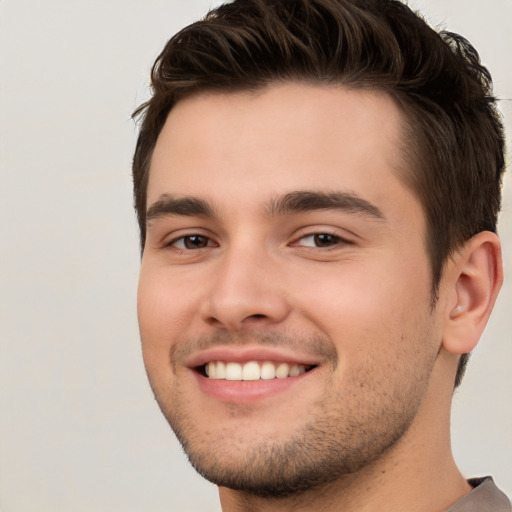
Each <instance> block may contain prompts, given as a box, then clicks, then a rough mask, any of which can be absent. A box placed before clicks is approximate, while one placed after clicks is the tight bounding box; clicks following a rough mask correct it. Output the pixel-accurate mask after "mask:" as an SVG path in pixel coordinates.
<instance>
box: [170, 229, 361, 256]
mask: <svg viewBox="0 0 512 512" xmlns="http://www.w3.org/2000/svg"><path fill="white" fill-rule="evenodd" d="M320 237H327V238H328V239H329V241H328V242H327V244H328V245H327V246H321V245H318V242H319V238H320ZM308 238H310V239H312V240H313V243H314V245H301V244H300V241H301V240H305V239H308ZM193 239H196V242H192V240H193ZM200 241H203V242H204V243H205V245H200V244H198V243H197V242H200ZM187 242H192V245H193V246H189V247H187ZM179 243H181V244H182V245H183V247H179V246H178V244H179ZM320 243H321V242H320ZM339 244H351V242H350V241H349V240H347V239H345V238H343V237H341V236H339V235H337V234H334V233H329V232H317V233H308V234H306V235H303V236H301V237H300V238H298V239H297V241H295V242H293V243H291V244H290V246H291V247H304V248H307V249H325V250H328V249H332V248H335V247H336V246H338V245H339ZM166 245H167V246H168V247H173V248H175V249H176V250H179V251H183V252H184V251H195V250H199V249H206V248H207V247H216V244H215V242H213V241H212V239H211V238H210V237H208V236H205V235H201V234H198V233H193V234H190V235H183V236H180V237H178V238H174V239H173V240H171V241H170V242H169V243H168V244H166Z"/></svg>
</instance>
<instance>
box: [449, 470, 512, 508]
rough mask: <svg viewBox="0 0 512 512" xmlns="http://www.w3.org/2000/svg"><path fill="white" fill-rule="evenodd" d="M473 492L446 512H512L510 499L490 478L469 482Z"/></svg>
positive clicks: (474, 479)
mask: <svg viewBox="0 0 512 512" xmlns="http://www.w3.org/2000/svg"><path fill="white" fill-rule="evenodd" d="M468 482H469V484H470V485H471V486H472V487H473V490H472V491H471V492H470V493H469V494H466V496H463V497H462V498H461V499H460V500H459V501H457V503H455V504H454V505H453V506H451V507H450V508H449V509H448V510H447V511H446V512H512V506H511V505H510V501H509V500H508V498H507V497H506V496H505V495H504V494H503V493H502V492H501V491H500V490H499V489H498V488H497V487H496V485H495V484H494V482H493V479H492V478H491V477H490V476H487V477H484V478H472V479H471V480H468Z"/></svg>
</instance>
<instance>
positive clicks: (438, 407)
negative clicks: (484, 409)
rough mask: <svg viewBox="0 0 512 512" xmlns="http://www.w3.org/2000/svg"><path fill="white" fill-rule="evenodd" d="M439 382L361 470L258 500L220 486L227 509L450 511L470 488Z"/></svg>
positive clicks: (225, 511)
mask: <svg viewBox="0 0 512 512" xmlns="http://www.w3.org/2000/svg"><path fill="white" fill-rule="evenodd" d="M435 382H436V379H433V380H432V381H431V386H430V388H429V390H428V391H427V395H426V396H425V399H424V401H423V404H422V406H421V407H420V409H419V411H418V414H417V416H416V418H415V420H414V422H413V423H412V425H411V426H410V428H409V429H408V431H407V432H406V433H405V434H404V435H403V436H402V438H401V439H400V440H399V441H398V442H397V443H396V444H395V445H394V446H393V447H391V448H390V449H389V450H388V451H387V452H386V453H384V454H383V455H382V456H381V457H380V458H379V459H377V460H375V461H374V462H372V463H371V464H368V465H367V466H365V467H364V468H362V469H361V470H360V471H358V472H356V473H352V474H348V475H344V476H343V477H342V478H340V479H339V480H337V481H335V482H332V483H329V484H326V485H324V486H323V487H321V488H315V489H312V490H310V491H307V492H305V493H302V494H300V495H296V496H293V497H291V498H276V499H272V498H258V497H255V496H252V495H248V494H246V493H243V492H240V491H234V490H232V489H227V488H220V489H219V494H220V499H221V504H222V510H223V512H253V511H254V512H256V511H257V512H277V511H279V512H287V511H289V512H291V511H293V512H301V511H309V512H312V511H313V512H331V511H333V512H334V511H336V512H339V511H341V510H342V511H343V512H356V511H357V512H381V511H382V510H394V511H395V512H402V511H403V512H444V511H446V510H447V509H448V508H449V507H450V506H451V505H452V504H453V503H455V502H456V501H457V500H458V499H460V498H461V497H462V496H464V495H465V494H467V493H468V492H470V490H471V487H470V486H469V484H468V483H467V482H466V480H465V479H464V478H463V477H462V475H461V474H460V472H459V470H458V469H457V466H456V464H455V462H454V460H453V456H452V452H451V445H450V407H451V390H450V389H449V386H446V384H445V383H442V385H436V384H435ZM446 390H448V391H446Z"/></svg>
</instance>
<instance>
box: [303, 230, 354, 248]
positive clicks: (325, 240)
mask: <svg viewBox="0 0 512 512" xmlns="http://www.w3.org/2000/svg"><path fill="white" fill-rule="evenodd" d="M343 242H345V240H343V239H342V238H340V237H339V236H336V235H331V234H329V233H315V234H311V235H306V236H303V237H302V238H301V239H300V240H299V241H298V242H297V244H296V245H298V246H302V247H317V248H328V247H333V246H335V245H338V244H340V243H343Z"/></svg>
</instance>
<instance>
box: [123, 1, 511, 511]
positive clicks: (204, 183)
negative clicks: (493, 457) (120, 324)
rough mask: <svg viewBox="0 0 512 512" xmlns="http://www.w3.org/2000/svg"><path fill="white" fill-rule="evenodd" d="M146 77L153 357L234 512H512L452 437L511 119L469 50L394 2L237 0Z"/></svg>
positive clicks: (178, 43)
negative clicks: (505, 120)
mask: <svg viewBox="0 0 512 512" xmlns="http://www.w3.org/2000/svg"><path fill="white" fill-rule="evenodd" d="M152 86H153V91H154V94H153V97H152V98H151V100H150V101H149V102H148V103H147V104H145V105H143V106H142V107H141V108H140V109H139V111H138V114H143V122H142V125H141V131H140V135H139V140H138V143H137V148H136V152H135V157H134V164H133V173H134V186H135V206H136V209H137V214H138V218H139V224H140V229H141V241H142V254H143V258H142V268H141V274H140V286H139V296H138V312H139V324H140V330H141V337H142V345H143V354H144V361H145V365H146V370H147V373H148V377H149V380H150V383H151V386H152V389H153V391H154V393H155V396H156V399H157V401H158V403H159V405H160V408H161V409H162V412H163V413H164V415H165V417H166V418H167V420H168V421H169V423H170V425H171V427H172V428H173V430H174V432H175V434H176V435H177V437H178V439H179V440H180V442H181V443H182V445H183V447H184V449H185V452H186V453H187V455H188V457H189V459H190V461H191V463H192V464H193V465H194V467H195V468H196V469H197V470H198V471H199V472H200V473H201V474H202V475H203V476H204V477H205V478H207V479H208V480H210V481H212V482H214V483H215V484H217V485H218V486H219V490H220V499H221V504H222V508H223V510H224V512H232V511H245V510H258V511H274V510H279V511H287V510H293V511H298V510H308V511H311V510H314V511H331V510H332V511H334V510H336V511H339V510H343V511H344V512H350V511H368V512H371V511H383V510H385V511H387V510H389V511H391V510H393V511H395V510H404V511H405V510H407V511H408V512H414V511H417V512H434V511H447V510H449V511H474V510H478V511H485V510H492V511H510V510H511V509H510V503H509V501H508V500H507V498H506V497H505V496H504V495H503V494H502V493H501V492H500V491H499V490H498V489H497V488H496V487H495V485H494V483H493V482H492V479H490V478H488V479H481V480H478V481H477V480H469V481H467V480H465V479H464V478H463V477H462V475H461V474H460V472H459V470H458V469H457V467H456V465H455V462H454V460H453V457H452V455H451V449H450V435H449V417H450V406H451V397H452V393H453V390H454V387H456V386H458V385H459V384H460V381H461V378H462V376H463V373H464V369H465V365H466V362H467V357H468V356H467V354H469V352H470V351H471V350H472V349H473V348H474V347H475V345H476V344H477V343H478V340H479V338H480V335H481V333H482V331H483V329H484V327H485V324H486V322H487V319H488V317H489V315H490V312H491V310H492V307H493V304H494V301H495V299H496V296H497V294H498V291H499V288H500V286H501V282H502V265H501V252H500V243H499V240H498V238H497V236H496V234H495V231H496V218H497V214H498V211H499V208H500V187H501V176H502V173H503V169H504V155H503V153H504V148H503V146H504V140H503V129H502V125H501V122H500V119H499V115H498V114H497V111H496V108H495V99H494V97H493V95H492V83H491V78H490V75H489V73H488V72H487V70H486V69H485V68H484V67H483V66H482V65H481V64H480V62H479V60H478V55H477V53H476V51H475V50H474V49H473V47H472V46H471V45H470V44H469V43H468V42H467V41H466V40H464V39H463V38H461V37H460V36H457V35H455V34H441V35H439V34H437V33H436V32H434V31H433V30H432V29H430V28H429V27H428V26H427V25H426V24H425V23H424V21H422V19H420V18H419V17H418V16H416V15H415V14H414V13H412V11H411V10H410V9H409V8H408V7H406V6H405V5H404V4H402V3H400V2H397V1H393V0H294V1H291V0H278V1H276V0H273V1H271V0H235V1H234V2H232V3H230V4H226V5H224V6H221V7H220V8H218V9H217V10H216V11H213V12H211V13H210V14H209V15H208V16H207V17H206V18H205V20H203V21H201V22H198V23H195V24H193V25H191V26H190V27H187V28H185V29H184V30H182V31H181V32H180V33H178V34H177V35H176V36H175V37H174V38H173V39H171V40H170V41H169V43H168V44H167V45H166V47H165V48H164V50H163V52H162V53H161V54H160V56H159V57H158V59H157V61H156V63H155V66H154V69H153V73H152Z"/></svg>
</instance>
